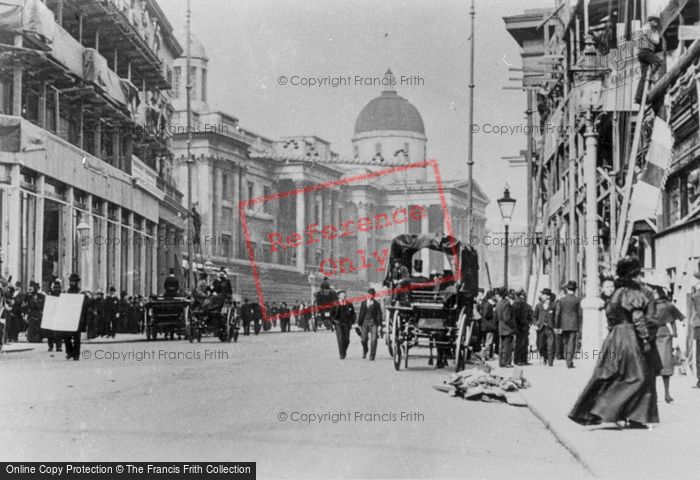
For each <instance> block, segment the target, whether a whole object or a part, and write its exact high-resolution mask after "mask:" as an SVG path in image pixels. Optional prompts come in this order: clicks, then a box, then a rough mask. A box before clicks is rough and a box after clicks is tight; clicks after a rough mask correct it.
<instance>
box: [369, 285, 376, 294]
mask: <svg viewBox="0 0 700 480" xmlns="http://www.w3.org/2000/svg"><path fill="white" fill-rule="evenodd" d="M367 293H369V294H370V295H374V294H375V293H377V292H375V291H374V289H373V288H371V287H370V288H369V289H368V290H367Z"/></svg>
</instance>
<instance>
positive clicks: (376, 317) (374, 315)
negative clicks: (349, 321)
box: [357, 300, 383, 326]
mask: <svg viewBox="0 0 700 480" xmlns="http://www.w3.org/2000/svg"><path fill="white" fill-rule="evenodd" d="M365 320H370V321H372V323H373V324H374V325H377V326H381V324H382V322H383V319H382V307H380V306H379V302H377V301H376V300H375V301H374V303H373V304H372V307H370V308H367V300H365V301H364V302H362V305H361V306H360V316H359V317H358V318H357V324H358V325H359V326H362V325H363V324H364V323H365Z"/></svg>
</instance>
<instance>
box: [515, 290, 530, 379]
mask: <svg viewBox="0 0 700 480" xmlns="http://www.w3.org/2000/svg"><path fill="white" fill-rule="evenodd" d="M525 297H526V294H525V291H524V290H520V291H519V292H518V293H517V294H516V295H515V298H514V300H513V305H512V308H513V320H514V322H515V328H516V330H515V355H514V357H515V358H514V360H515V364H516V365H518V366H523V365H530V362H529V361H528V353H529V352H528V347H529V339H530V324H531V323H532V310H531V309H530V305H528V304H527V301H526V300H525Z"/></svg>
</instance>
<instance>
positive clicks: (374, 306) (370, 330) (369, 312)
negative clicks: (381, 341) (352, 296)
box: [357, 288, 383, 360]
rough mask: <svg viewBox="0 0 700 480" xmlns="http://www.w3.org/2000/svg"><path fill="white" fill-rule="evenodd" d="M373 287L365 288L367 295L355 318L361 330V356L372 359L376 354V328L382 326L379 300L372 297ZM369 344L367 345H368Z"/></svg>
mask: <svg viewBox="0 0 700 480" xmlns="http://www.w3.org/2000/svg"><path fill="white" fill-rule="evenodd" d="M375 293H376V292H375V291H374V288H370V289H369V290H367V294H368V295H369V297H368V298H367V300H365V301H364V302H362V305H361V306H360V315H359V317H358V319H357V325H358V326H359V327H360V329H361V332H362V340H361V341H362V358H367V353H368V352H369V359H370V360H374V357H375V356H376V355H377V341H378V336H377V334H378V330H379V328H380V327H381V326H382V322H383V319H382V308H381V307H380V306H379V302H377V301H376V300H375V299H374V295H375ZM368 344H369V345H368Z"/></svg>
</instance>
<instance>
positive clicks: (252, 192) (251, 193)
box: [248, 182, 255, 200]
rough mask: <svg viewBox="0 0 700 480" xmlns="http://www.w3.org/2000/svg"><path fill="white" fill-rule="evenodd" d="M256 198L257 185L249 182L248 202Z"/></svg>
mask: <svg viewBox="0 0 700 480" xmlns="http://www.w3.org/2000/svg"><path fill="white" fill-rule="evenodd" d="M253 198H255V184H254V183H253V182H248V200H251V199H253Z"/></svg>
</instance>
